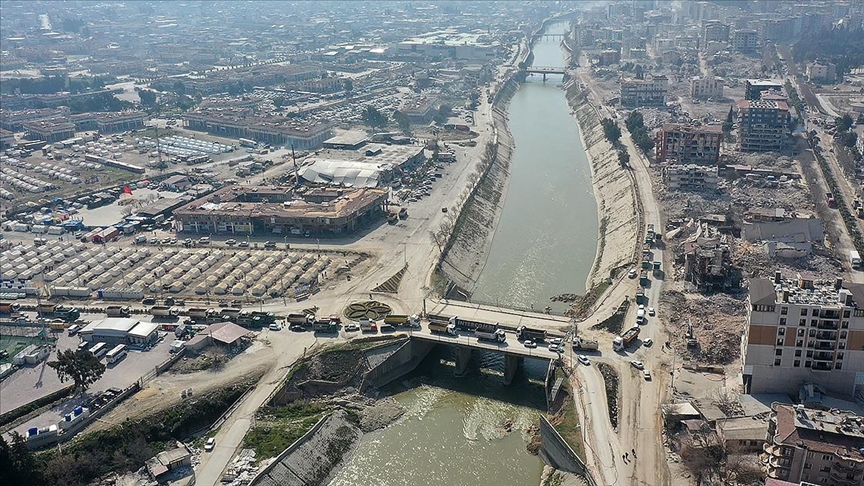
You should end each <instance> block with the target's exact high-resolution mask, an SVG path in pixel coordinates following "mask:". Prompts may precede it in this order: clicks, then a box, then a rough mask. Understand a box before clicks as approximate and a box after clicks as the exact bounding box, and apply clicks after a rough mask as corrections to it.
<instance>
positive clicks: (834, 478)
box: [759, 403, 864, 486]
mask: <svg viewBox="0 0 864 486" xmlns="http://www.w3.org/2000/svg"><path fill="white" fill-rule="evenodd" d="M771 409H772V410H773V413H772V415H771V418H770V420H769V422H768V437H767V440H766V442H765V445H764V446H763V447H762V450H763V453H762V454H760V456H759V460H760V462H761V463H762V469H763V471H765V473H766V474H767V475H768V477H769V478H773V479H779V480H782V481H789V482H790V483H793V484H799V482H800V484H808V485H810V484H812V485H817V484H827V485H832V486H862V485H864V417H859V416H857V415H855V414H854V413H851V412H841V411H835V410H831V411H824V410H815V409H808V408H804V406H803V405H797V406H792V405H781V404H777V403H775V404H773V405H772V407H771Z"/></svg>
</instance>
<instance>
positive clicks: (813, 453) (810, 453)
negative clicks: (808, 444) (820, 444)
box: [804, 452, 816, 469]
mask: <svg viewBox="0 0 864 486" xmlns="http://www.w3.org/2000/svg"><path fill="white" fill-rule="evenodd" d="M807 457H809V458H811V459H812V458H814V457H816V453H815V452H808V453H807ZM811 467H813V465H812V464H805V465H804V469H810V468H811Z"/></svg>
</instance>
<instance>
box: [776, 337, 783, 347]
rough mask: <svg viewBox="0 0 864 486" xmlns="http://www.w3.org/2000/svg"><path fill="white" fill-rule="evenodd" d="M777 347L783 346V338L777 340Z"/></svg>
mask: <svg viewBox="0 0 864 486" xmlns="http://www.w3.org/2000/svg"><path fill="white" fill-rule="evenodd" d="M777 346H783V339H782V338H780V339H778V340H777Z"/></svg>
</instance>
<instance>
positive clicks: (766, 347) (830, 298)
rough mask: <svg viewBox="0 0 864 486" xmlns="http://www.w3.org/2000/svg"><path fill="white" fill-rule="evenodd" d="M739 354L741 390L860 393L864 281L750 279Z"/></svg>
mask: <svg viewBox="0 0 864 486" xmlns="http://www.w3.org/2000/svg"><path fill="white" fill-rule="evenodd" d="M741 353H742V362H743V380H744V391H745V393H749V394H759V393H795V392H797V390H798V388H799V387H800V386H801V385H802V383H805V382H808V383H815V384H817V385H819V386H821V387H822V388H824V389H825V390H826V391H827V392H828V393H833V394H836V395H839V396H843V397H853V396H856V394H862V393H864V284H844V282H843V280H842V279H839V278H838V279H836V280H834V281H830V282H825V281H816V280H815V278H814V277H812V276H809V275H807V274H803V273H801V274H798V275H797V278H796V279H787V278H783V276H782V274H781V272H779V271H778V272H776V274H775V276H774V278H773V279H766V278H755V279H751V280H750V296H749V306H748V308H747V324H746V326H745V329H744V336H743V339H742V349H741ZM859 396H860V395H859Z"/></svg>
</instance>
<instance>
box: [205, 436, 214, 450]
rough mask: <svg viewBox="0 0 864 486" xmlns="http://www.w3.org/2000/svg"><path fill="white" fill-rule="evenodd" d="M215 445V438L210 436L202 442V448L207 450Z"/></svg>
mask: <svg viewBox="0 0 864 486" xmlns="http://www.w3.org/2000/svg"><path fill="white" fill-rule="evenodd" d="M215 447H216V439H215V438H213V437H210V438H209V439H207V442H205V443H204V450H205V451H207V452H210V451H212V450H213V448H215Z"/></svg>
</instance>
